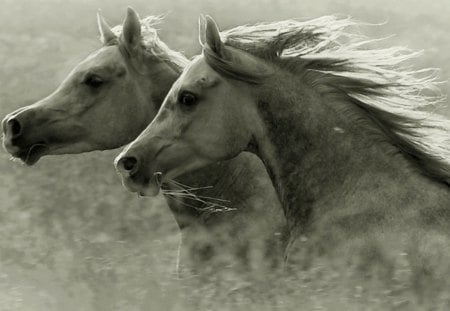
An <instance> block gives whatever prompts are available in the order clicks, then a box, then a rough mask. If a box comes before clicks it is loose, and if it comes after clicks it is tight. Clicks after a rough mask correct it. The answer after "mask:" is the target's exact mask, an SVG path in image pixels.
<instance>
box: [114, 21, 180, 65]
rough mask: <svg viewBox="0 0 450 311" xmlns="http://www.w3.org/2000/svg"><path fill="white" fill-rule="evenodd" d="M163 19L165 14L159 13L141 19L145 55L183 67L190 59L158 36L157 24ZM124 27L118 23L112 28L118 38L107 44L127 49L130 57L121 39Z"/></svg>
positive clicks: (128, 55)
mask: <svg viewBox="0 0 450 311" xmlns="http://www.w3.org/2000/svg"><path fill="white" fill-rule="evenodd" d="M163 19H164V16H163V15H157V16H147V17H145V18H143V19H141V20H140V23H141V47H142V51H143V53H144V56H145V57H148V58H156V59H158V60H161V61H164V62H167V63H169V64H171V65H173V66H176V67H177V68H179V69H183V68H184V67H185V66H186V64H187V63H188V59H187V58H186V57H185V56H184V55H183V54H182V53H179V52H176V51H174V50H171V49H170V48H169V47H168V46H167V45H166V44H165V43H164V42H163V41H161V40H160V38H159V36H158V30H157V29H156V28H155V26H157V25H159V24H160V23H161V22H162V20H163ZM122 28H123V27H122V25H117V26H114V27H113V28H112V29H111V30H112V31H113V33H114V34H115V35H116V37H117V39H116V40H112V41H111V42H108V43H107V45H117V46H119V48H121V50H122V51H125V53H124V55H125V56H126V57H130V53H129V51H126V49H124V48H123V45H124V43H123V42H122V40H121V35H122Z"/></svg>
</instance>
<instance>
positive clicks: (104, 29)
mask: <svg viewBox="0 0 450 311" xmlns="http://www.w3.org/2000/svg"><path fill="white" fill-rule="evenodd" d="M97 25H98V31H99V32H100V40H101V41H102V43H103V44H104V45H106V44H107V43H108V42H110V41H112V40H115V39H117V37H116V35H115V34H114V33H113V32H112V30H111V27H109V25H108V23H107V22H106V21H105V19H104V18H103V16H102V14H101V12H100V10H99V11H98V12H97Z"/></svg>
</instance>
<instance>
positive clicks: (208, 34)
mask: <svg viewBox="0 0 450 311" xmlns="http://www.w3.org/2000/svg"><path fill="white" fill-rule="evenodd" d="M205 42H206V44H208V46H209V47H210V48H211V49H212V50H213V51H214V52H215V53H216V54H218V55H222V52H223V50H224V44H223V42H222V41H221V40H220V33H219V27H217V24H216V22H215V21H214V20H213V19H212V17H211V16H209V15H206V16H205Z"/></svg>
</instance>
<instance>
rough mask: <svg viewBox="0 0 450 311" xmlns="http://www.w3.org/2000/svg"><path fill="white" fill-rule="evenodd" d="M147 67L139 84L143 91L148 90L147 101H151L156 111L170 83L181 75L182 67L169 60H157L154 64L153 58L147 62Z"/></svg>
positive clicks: (170, 85)
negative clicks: (142, 80)
mask: <svg viewBox="0 0 450 311" xmlns="http://www.w3.org/2000/svg"><path fill="white" fill-rule="evenodd" d="M147 68H149V69H148V72H146V74H145V76H144V80H145V81H144V82H143V83H141V85H142V86H143V88H144V91H147V92H149V93H148V97H149V101H148V102H151V103H153V104H154V105H155V109H156V110H155V111H158V109H159V107H160V106H161V104H162V103H163V101H164V98H165V97H166V95H167V93H168V92H169V90H170V88H171V87H172V84H173V83H174V82H175V81H176V80H177V79H178V77H179V76H180V75H181V72H182V70H183V68H181V67H179V66H178V65H175V64H173V63H171V62H170V61H158V63H156V64H155V60H151V61H149V62H147Z"/></svg>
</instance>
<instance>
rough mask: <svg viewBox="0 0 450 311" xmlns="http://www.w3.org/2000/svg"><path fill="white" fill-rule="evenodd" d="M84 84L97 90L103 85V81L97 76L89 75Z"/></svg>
mask: <svg viewBox="0 0 450 311" xmlns="http://www.w3.org/2000/svg"><path fill="white" fill-rule="evenodd" d="M84 84H86V85H87V86H90V87H92V88H94V89H96V88H99V87H100V86H101V85H102V84H103V79H102V78H100V77H99V76H97V75H89V76H87V77H86V79H85V80H84Z"/></svg>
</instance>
